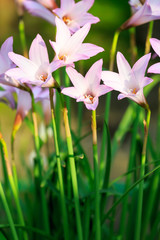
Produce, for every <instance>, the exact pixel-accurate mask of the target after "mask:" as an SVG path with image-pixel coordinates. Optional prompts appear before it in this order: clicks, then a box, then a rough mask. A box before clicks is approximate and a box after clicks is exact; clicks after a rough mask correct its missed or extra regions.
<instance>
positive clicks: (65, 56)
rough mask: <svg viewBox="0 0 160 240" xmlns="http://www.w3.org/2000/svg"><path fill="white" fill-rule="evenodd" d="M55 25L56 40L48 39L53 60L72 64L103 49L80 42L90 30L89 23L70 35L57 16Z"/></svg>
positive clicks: (62, 63) (64, 64) (66, 64)
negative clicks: (54, 54) (52, 51)
mask: <svg viewBox="0 0 160 240" xmlns="http://www.w3.org/2000/svg"><path fill="white" fill-rule="evenodd" d="M56 25H57V34H56V42H52V41H50V44H51V46H52V47H53V49H54V51H55V53H56V56H55V58H54V60H58V61H59V62H60V64H61V65H63V66H68V65H72V66H73V62H76V61H79V60H82V59H89V58H90V57H92V56H94V55H96V54H97V53H99V52H102V51H104V49H103V48H101V47H98V46H96V45H94V44H90V43H82V42H83V40H84V39H85V37H86V36H87V34H88V32H89V30H90V24H86V25H84V26H83V27H82V28H81V29H79V30H78V31H77V32H76V33H74V34H73V35H71V33H70V31H69V29H68V28H67V26H66V24H65V23H64V22H63V21H62V20H60V19H59V18H56Z"/></svg>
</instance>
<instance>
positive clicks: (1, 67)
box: [0, 37, 19, 87]
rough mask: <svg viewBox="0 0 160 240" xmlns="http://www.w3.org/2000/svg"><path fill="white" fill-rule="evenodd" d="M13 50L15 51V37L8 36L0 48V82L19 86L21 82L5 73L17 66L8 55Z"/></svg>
mask: <svg viewBox="0 0 160 240" xmlns="http://www.w3.org/2000/svg"><path fill="white" fill-rule="evenodd" d="M11 51H13V37H9V38H7V40H6V41H5V42H4V43H3V44H2V46H1V49H0V83H2V84H5V85H9V86H16V87H18V86H19V82H18V81H17V80H15V79H14V78H11V77H8V76H7V75H6V74H5V73H6V71H7V70H9V69H11V68H14V67H15V64H14V63H13V62H12V61H11V59H10V58H9V57H8V53H9V52H11Z"/></svg>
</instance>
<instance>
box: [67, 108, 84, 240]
mask: <svg viewBox="0 0 160 240" xmlns="http://www.w3.org/2000/svg"><path fill="white" fill-rule="evenodd" d="M63 118H64V125H65V132H66V140H67V147H68V155H69V164H70V171H71V179H72V186H73V194H74V202H75V211H76V223H77V231H78V239H79V240H82V239H83V235H82V225H81V216H80V206H79V193H78V182H77V174H76V166H75V158H74V151H73V144H72V136H71V131H70V126H69V119H68V110H67V108H66V107H65V106H64V108H63Z"/></svg>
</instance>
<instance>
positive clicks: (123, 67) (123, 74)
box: [117, 52, 132, 82]
mask: <svg viewBox="0 0 160 240" xmlns="http://www.w3.org/2000/svg"><path fill="white" fill-rule="evenodd" d="M117 66H118V71H119V75H120V78H121V80H122V81H123V82H124V81H125V80H129V79H130V78H131V75H132V71H131V67H130V65H129V63H128V62H127V60H126V59H125V57H124V56H123V54H122V53H120V52H118V53H117Z"/></svg>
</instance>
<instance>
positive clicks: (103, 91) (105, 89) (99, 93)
mask: <svg viewBox="0 0 160 240" xmlns="http://www.w3.org/2000/svg"><path fill="white" fill-rule="evenodd" d="M112 90H113V88H110V87H108V86H106V85H103V84H102V85H99V87H98V89H97V90H96V94H97V95H96V96H97V97H100V96H102V95H104V94H106V93H108V92H111V91H112Z"/></svg>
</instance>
